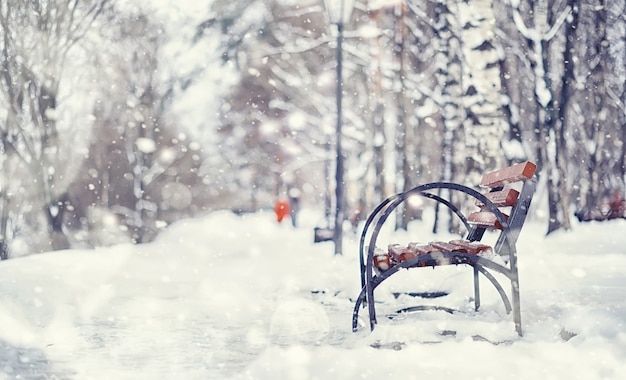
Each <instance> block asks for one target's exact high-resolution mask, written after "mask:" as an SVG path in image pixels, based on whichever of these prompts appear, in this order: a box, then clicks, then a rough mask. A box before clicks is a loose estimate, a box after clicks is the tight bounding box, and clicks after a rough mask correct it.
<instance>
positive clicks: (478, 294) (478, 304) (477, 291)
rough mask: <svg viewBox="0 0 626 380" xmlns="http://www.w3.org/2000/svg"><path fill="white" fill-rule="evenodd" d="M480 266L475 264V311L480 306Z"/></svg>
mask: <svg viewBox="0 0 626 380" xmlns="http://www.w3.org/2000/svg"><path fill="white" fill-rule="evenodd" d="M479 273H480V272H479V271H478V268H477V267H476V265H474V311H478V308H479V307H480V288H479V286H478V274H479Z"/></svg>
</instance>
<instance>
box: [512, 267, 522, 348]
mask: <svg viewBox="0 0 626 380" xmlns="http://www.w3.org/2000/svg"><path fill="white" fill-rule="evenodd" d="M511 294H512V296H513V321H514V322H515V331H517V333H518V334H519V336H522V312H521V309H520V296H519V282H518V279H517V278H515V279H513V280H511Z"/></svg>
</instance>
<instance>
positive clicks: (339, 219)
mask: <svg viewBox="0 0 626 380" xmlns="http://www.w3.org/2000/svg"><path fill="white" fill-rule="evenodd" d="M342 66H343V21H342V20H339V22H337V128H336V132H337V136H336V142H335V145H336V149H337V151H336V157H337V167H336V169H337V172H336V173H335V202H336V204H335V233H334V235H333V236H334V238H333V240H334V242H335V255H341V254H343V221H344V209H343V188H344V183H343V148H342V145H341V136H342V133H341V124H342V123H341V118H342V111H343V110H342V100H343V73H342Z"/></svg>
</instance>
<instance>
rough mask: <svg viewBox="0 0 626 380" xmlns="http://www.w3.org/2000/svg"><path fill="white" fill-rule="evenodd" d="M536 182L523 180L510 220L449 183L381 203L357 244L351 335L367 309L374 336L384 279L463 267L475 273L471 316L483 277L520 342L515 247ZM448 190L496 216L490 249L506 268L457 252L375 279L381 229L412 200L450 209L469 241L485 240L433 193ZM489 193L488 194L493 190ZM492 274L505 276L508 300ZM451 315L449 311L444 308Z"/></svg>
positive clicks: (416, 260)
mask: <svg viewBox="0 0 626 380" xmlns="http://www.w3.org/2000/svg"><path fill="white" fill-rule="evenodd" d="M535 188H536V179H535V177H533V178H531V179H528V180H525V181H524V183H523V186H522V188H521V191H520V194H519V197H518V200H517V202H516V204H515V205H514V206H513V207H512V208H511V212H510V216H509V217H508V218H507V217H506V216H505V215H504V214H503V213H502V212H501V210H500V209H499V208H498V207H497V206H496V205H495V204H493V203H492V202H491V201H490V200H489V199H488V198H487V197H486V196H485V195H483V194H482V193H480V192H478V191H476V190H474V189H472V188H469V187H467V186H464V185H460V184H457V183H451V182H433V183H428V184H425V185H421V186H417V187H414V188H413V189H410V190H408V191H405V192H402V193H398V194H395V195H392V196H390V197H389V198H387V199H385V200H384V201H382V202H381V203H380V204H379V205H378V206H376V208H375V209H374V210H373V211H372V213H371V214H370V215H369V216H368V218H367V220H366V221H365V225H364V228H363V232H362V234H361V239H360V244H359V252H360V255H359V258H360V269H361V292H360V294H359V296H358V298H357V300H356V302H355V306H354V312H353V317H352V330H353V331H357V330H358V317H359V310H360V308H361V306H362V305H363V306H365V304H367V308H368V312H369V323H370V329H371V330H373V329H374V327H375V325H376V323H377V320H376V308H375V302H374V290H375V289H376V288H377V287H378V286H379V285H380V284H381V283H382V282H383V281H385V280H386V279H388V278H390V277H391V276H392V275H394V274H395V273H397V272H398V271H400V269H404V268H407V269H408V268H421V267H435V266H440V265H456V264H467V265H470V266H472V267H473V269H474V306H475V310H478V308H479V307H480V289H479V274H482V275H483V276H485V278H487V279H488V280H489V282H491V284H492V285H493V286H494V287H495V289H496V290H497V292H498V294H499V295H500V297H501V298H502V302H503V304H504V307H505V309H506V312H507V314H510V313H511V312H513V321H514V323H515V330H516V331H517V333H518V334H519V335H520V336H521V335H522V322H521V311H520V292H519V275H518V269H517V249H516V242H517V239H518V237H519V234H520V231H521V229H522V226H523V224H524V221H525V220H526V215H527V214H528V209H529V207H530V203H531V200H532V197H533V194H534V192H535ZM439 189H449V190H451V191H459V192H462V193H465V194H467V195H468V196H470V197H473V198H474V199H476V200H477V201H479V202H481V203H482V204H483V205H484V206H483V209H484V210H487V211H490V212H492V213H493V214H495V216H496V218H497V220H498V222H499V223H500V225H501V226H502V228H501V232H500V235H499V237H498V239H497V241H496V243H495V245H494V247H493V251H494V253H496V254H498V255H500V256H501V257H502V258H503V260H504V262H505V263H506V265H501V264H499V263H496V262H494V261H491V260H489V259H487V258H484V257H481V256H478V255H472V254H466V253H460V252H437V253H436V254H434V253H433V254H426V255H420V256H417V257H414V258H411V259H408V260H406V261H403V262H400V263H397V264H396V265H394V266H392V267H391V268H389V269H388V270H386V271H384V272H382V273H380V274H375V273H374V265H373V263H374V251H375V247H376V243H377V241H378V236H379V233H380V231H381V229H382V227H383V225H384V224H385V221H386V220H387V218H388V217H389V216H390V215H391V214H392V212H393V211H394V210H395V209H396V208H397V207H398V206H400V204H402V203H403V202H405V201H406V200H407V199H408V198H409V197H410V196H413V195H419V196H423V197H426V198H429V199H432V200H435V201H436V202H439V203H441V204H443V205H445V206H446V207H448V208H449V209H450V210H451V211H452V212H453V213H454V214H455V215H456V216H457V217H458V218H459V219H460V221H461V222H462V223H463V225H464V226H465V228H466V229H467V231H468V233H467V237H466V240H468V241H480V240H481V239H482V237H483V234H484V233H485V231H486V230H487V228H486V227H484V226H480V225H470V223H469V222H468V219H467V217H466V216H465V215H463V213H462V212H461V211H460V210H459V208H458V207H457V206H455V205H454V204H452V203H451V201H450V200H448V199H444V198H442V197H441V196H439V195H437V194H435V193H433V192H432V191H433V190H439ZM497 189H498V188H496V189H493V190H492V191H495V190H497ZM368 235H370V236H369V244H368V245H367V250H366V245H365V243H366V240H367V236H368ZM490 271H493V272H497V273H501V274H503V275H504V276H505V277H506V278H507V279H508V280H509V281H510V284H511V292H510V293H511V299H512V301H511V300H510V299H509V296H508V295H507V293H506V291H505V290H504V288H503V287H502V285H501V284H500V282H499V281H498V280H497V279H496V278H495V277H494V276H493V274H492V273H490ZM442 309H446V310H449V309H447V308H442Z"/></svg>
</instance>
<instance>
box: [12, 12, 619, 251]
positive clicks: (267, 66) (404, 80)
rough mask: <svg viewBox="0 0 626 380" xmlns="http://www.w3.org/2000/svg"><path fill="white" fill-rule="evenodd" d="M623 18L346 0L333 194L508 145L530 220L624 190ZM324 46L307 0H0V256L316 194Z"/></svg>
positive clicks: (436, 177)
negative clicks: (536, 209) (530, 198)
mask: <svg viewBox="0 0 626 380" xmlns="http://www.w3.org/2000/svg"><path fill="white" fill-rule="evenodd" d="M625 15H626V0H612V1H608V0H556V1H554V0H552V1H548V0H448V1H444V0H420V1H414V0H393V1H392V0H377V1H356V6H355V10H354V13H353V15H352V18H351V20H350V22H349V23H348V24H346V27H345V40H344V43H343V51H344V61H343V62H344V68H343V84H344V85H343V90H344V91H343V94H344V96H343V110H344V112H343V152H344V156H345V167H346V174H345V185H346V189H347V191H346V199H344V200H343V202H345V205H346V208H347V209H348V210H351V209H354V208H356V207H358V205H365V209H366V210H367V209H370V208H371V207H372V206H373V205H375V204H376V203H378V202H379V201H380V200H381V199H383V198H384V197H386V196H388V195H390V194H392V193H395V192H398V191H402V190H403V189H408V188H411V187H413V186H416V185H418V184H421V183H425V182H431V181H454V182H459V183H464V184H468V185H473V184H476V183H477V182H478V180H477V178H478V176H479V175H480V173H482V172H484V171H485V170H489V169H494V168H497V167H500V166H503V165H506V164H507V163H509V162H517V161H521V160H527V159H528V160H532V161H534V162H536V163H537V164H538V178H539V183H540V186H539V189H538V192H539V193H540V194H538V196H536V198H539V199H543V201H542V202H545V205H546V207H545V208H542V209H541V211H543V212H544V214H541V215H535V217H537V218H542V219H543V220H545V221H546V227H547V229H546V231H547V232H548V233H550V232H552V231H556V230H561V229H569V228H570V227H571V218H572V217H574V213H575V212H576V211H580V210H585V209H586V210H590V209H595V208H599V207H601V206H602V204H603V203H604V202H605V201H606V199H608V198H610V197H611V196H612V195H613V194H614V193H615V192H616V191H617V192H619V193H620V194H624V179H625V170H626V166H625V162H624V157H625V155H626V151H625V149H626V147H625V144H624V141H625V140H626V16H625ZM335 50H336V28H335V27H334V26H333V25H330V24H329V20H328V17H327V14H326V11H325V9H324V4H323V1H321V0H299V1H298V0H263V1H261V0H229V1H224V0H205V1H201V0H197V1H183V0H181V1H175V0H171V1H169V0H161V1H148V0H146V1H130V0H83V1H79V0H33V1H28V2H24V1H21V0H4V1H2V2H0V133H1V135H2V138H1V140H0V165H1V166H2V170H0V256H1V258H2V259H6V258H8V257H11V256H19V255H23V254H28V253H34V252H42V251H49V250H59V249H65V248H69V247H94V246H102V245H110V244H116V243H120V242H135V243H144V242H150V241H152V240H153V239H154V238H155V237H156V236H157V234H158V232H159V230H160V229H162V228H163V227H165V226H167V225H168V224H170V223H172V222H174V221H176V220H179V219H182V218H187V217H192V216H195V215H198V214H203V213H207V212H210V211H212V210H216V209H232V210H234V211H236V212H252V211H255V210H259V209H262V208H267V207H271V205H272V203H273V202H274V201H275V200H276V198H277V197H278V196H280V195H281V194H282V193H283V192H285V191H286V190H287V188H288V187H297V188H299V189H301V190H302V194H303V196H302V202H303V203H304V204H308V205H316V207H320V208H322V207H325V208H326V209H327V210H331V209H332V207H331V204H330V203H331V202H334V200H333V199H332V198H333V197H332V194H334V191H333V189H334V183H333V178H334V177H333V175H332V173H334V163H335V156H334V149H333V147H334V143H335V142H334V131H335V122H336V119H335V118H336V115H337V114H336V108H335V106H336V101H335V86H336V80H337V78H336V71H335V65H336V60H335ZM317 205H319V206H317ZM322 205H325V206H322ZM401 215H406V218H402V217H399V218H397V219H398V221H397V226H398V228H406V223H407V222H408V217H409V213H403V214H401ZM453 227H454V226H449V228H453Z"/></svg>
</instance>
